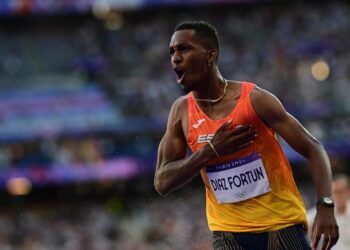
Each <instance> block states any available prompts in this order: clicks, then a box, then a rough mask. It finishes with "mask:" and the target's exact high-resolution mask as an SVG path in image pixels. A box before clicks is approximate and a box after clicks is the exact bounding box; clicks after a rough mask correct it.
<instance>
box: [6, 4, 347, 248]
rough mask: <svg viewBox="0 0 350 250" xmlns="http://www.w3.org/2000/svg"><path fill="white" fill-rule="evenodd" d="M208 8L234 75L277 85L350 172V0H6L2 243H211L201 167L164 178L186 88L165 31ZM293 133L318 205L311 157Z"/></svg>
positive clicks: (298, 170)
mask: <svg viewBox="0 0 350 250" xmlns="http://www.w3.org/2000/svg"><path fill="white" fill-rule="evenodd" d="M198 19H201V20H207V21H209V22H211V23H213V24H214V25H215V26H216V27H217V28H218V31H219V33H220V37H221V47H222V49H221V55H220V59H219V64H220V67H221V70H222V73H223V75H224V76H225V77H226V78H230V79H235V80H248V81H253V82H256V83H257V84H259V85H260V86H262V87H263V88H266V89H268V90H270V91H271V92H273V93H274V94H276V95H277V96H278V97H279V98H280V99H281V101H282V102H283V104H284V105H285V107H286V109H287V110H288V111H289V112H290V113H292V114H293V115H294V116H296V117H297V118H298V119H299V120H300V121H301V122H302V123H303V124H304V125H305V126H306V127H307V128H308V129H309V130H310V131H311V132H312V133H313V134H314V135H315V136H316V137H317V138H318V139H319V140H320V141H321V142H322V143H323V144H324V145H325V147H326V149H327V151H328V153H329V155H330V157H331V161H332V167H333V170H334V171H335V172H344V173H349V172H350V165H349V155H350V154H349V153H350V141H349V138H350V83H349V79H350V60H349V58H350V41H349V38H350V29H349V27H350V4H349V3H348V2H347V1H308V2H302V1H288V0H285V1H283V0H280V1H267V0H265V1H263V0H231V1H230V0H226V1H225V0H205V1H204V0H186V1H181V0H79V1H76V0H1V1H0V58H1V60H0V249H1V250H7V249H25V250H32V249H33V250H34V249H35V250H41V249H83V250H93V249H98V250H114V249H130V250H131V249H132V250H134V249H136V250H144V249H162V250H163V249H172V250H173V249H198V250H199V249H212V248H211V238H210V233H209V232H208V229H207V225H206V220H205V212H204V193H203V187H202V185H201V184H202V183H201V180H200V179H199V178H195V179H194V180H193V182H192V183H190V184H189V185H187V186H186V187H185V188H183V189H182V190H180V191H176V192H175V193H173V194H171V195H169V196H168V197H166V198H164V197H159V196H158V195H157V194H156V193H155V191H154V189H153V173H154V167H155V157H156V150H157V146H158V143H159V140H160V138H161V136H162V134H163V133H164V129H165V124H166V119H167V114H168V111H169V109H170V106H171V103H172V102H173V101H174V100H175V99H176V98H177V97H178V96H180V95H182V92H181V89H180V88H179V87H178V86H177V85H176V84H175V74H174V73H173V72H172V70H171V67H170V60H169V59H170V58H169V55H168V44H169V41H170V37H171V34H172V32H173V28H174V26H175V25H176V24H177V23H179V22H181V21H186V20H198ZM282 143H283V142H282ZM283 145H284V149H285V151H286V153H287V156H288V158H289V159H290V161H291V162H292V167H293V169H294V174H295V178H296V181H297V184H298V186H299V188H300V190H301V193H302V195H303V197H304V199H305V204H306V206H307V207H310V206H311V204H312V203H313V202H314V201H313V198H312V194H313V192H314V191H313V189H312V186H311V179H310V177H309V175H308V173H309V172H308V168H307V165H306V164H305V161H304V160H303V159H302V158H301V157H300V156H298V155H297V154H296V153H293V151H292V150H291V149H290V148H289V147H288V146H287V145H286V144H285V143H283Z"/></svg>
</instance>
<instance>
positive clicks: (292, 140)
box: [251, 87, 339, 249]
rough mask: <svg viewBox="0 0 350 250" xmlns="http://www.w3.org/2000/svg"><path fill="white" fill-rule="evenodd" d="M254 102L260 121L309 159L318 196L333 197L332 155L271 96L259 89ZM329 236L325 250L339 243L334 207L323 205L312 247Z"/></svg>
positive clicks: (315, 224) (253, 92)
mask: <svg viewBox="0 0 350 250" xmlns="http://www.w3.org/2000/svg"><path fill="white" fill-rule="evenodd" d="M251 103H252V106H253V108H254V110H255V112H256V114H257V115H258V116H259V118H260V119H261V120H262V121H263V122H264V123H265V124H266V125H267V126H269V127H271V128H272V129H274V130H275V131H276V132H277V133H278V134H279V135H281V136H282V138H283V139H284V140H285V141H286V142H287V143H288V144H289V145H290V146H291V147H292V148H293V149H294V150H295V151H297V152H298V153H300V154H301V155H303V156H304V157H305V158H307V159H308V161H309V164H310V168H311V174H312V178H313V181H314V185H315V189H316V193H317V197H318V198H319V197H323V196H331V195H332V173H331V166H330V162H329V158H328V155H327V153H326V151H325V149H324V148H323V146H322V144H321V143H320V142H319V141H317V140H316V139H315V138H314V137H313V136H312V135H311V134H310V133H309V132H308V131H307V130H306V129H305V128H304V127H303V126H302V125H301V124H300V123H299V122H298V120H297V119H295V118H294V117H293V116H292V115H290V114H289V113H288V112H287V111H286V110H285V109H284V108H283V106H282V104H281V103H280V101H279V100H278V99H277V98H276V97H275V96H274V95H272V94H271V93H269V92H267V91H265V90H262V89H260V88H258V87H255V88H254V89H253V91H252V93H251ZM322 234H324V235H325V239H324V243H323V246H322V249H330V248H331V247H332V246H333V245H335V243H336V242H337V240H338V237H339V232H338V226H337V223H336V220H335V217H334V208H328V207H324V206H319V207H318V208H317V214H316V218H315V221H314V224H313V227H312V247H313V248H316V247H317V244H318V241H319V239H320V237H321V235H322Z"/></svg>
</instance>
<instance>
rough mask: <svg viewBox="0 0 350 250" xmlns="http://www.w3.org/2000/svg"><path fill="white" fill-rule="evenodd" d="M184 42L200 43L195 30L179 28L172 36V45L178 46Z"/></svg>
mask: <svg viewBox="0 0 350 250" xmlns="http://www.w3.org/2000/svg"><path fill="white" fill-rule="evenodd" d="M183 43H190V44H199V40H198V37H197V36H196V31H195V30H189V29H188V30H178V31H175V32H174V34H173V36H172V37H171V41H170V47H173V46H177V45H179V44H183Z"/></svg>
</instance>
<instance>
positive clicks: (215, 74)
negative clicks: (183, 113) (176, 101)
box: [193, 68, 225, 100]
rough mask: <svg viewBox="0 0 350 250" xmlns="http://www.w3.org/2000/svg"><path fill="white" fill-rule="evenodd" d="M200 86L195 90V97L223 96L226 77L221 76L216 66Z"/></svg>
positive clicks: (211, 97) (210, 98)
mask: <svg viewBox="0 0 350 250" xmlns="http://www.w3.org/2000/svg"><path fill="white" fill-rule="evenodd" d="M204 78H205V80H203V81H202V82H201V83H200V84H198V85H197V86H198V88H196V90H194V91H193V96H194V98H195V99H208V100H214V99H217V98H218V97H220V96H222V94H223V93H224V89H225V79H224V78H223V77H222V76H221V74H220V72H219V70H218V69H217V68H215V69H214V70H213V71H212V72H211V73H209V74H208V76H207V77H204Z"/></svg>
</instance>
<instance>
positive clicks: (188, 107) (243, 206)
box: [154, 21, 338, 250]
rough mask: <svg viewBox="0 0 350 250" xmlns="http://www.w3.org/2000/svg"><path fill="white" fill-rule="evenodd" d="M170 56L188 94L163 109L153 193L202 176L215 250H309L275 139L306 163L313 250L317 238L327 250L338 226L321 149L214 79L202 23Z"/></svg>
mask: <svg viewBox="0 0 350 250" xmlns="http://www.w3.org/2000/svg"><path fill="white" fill-rule="evenodd" d="M169 49H170V50H169V52H170V56H171V63H172V66H173V69H174V71H175V73H176V75H177V83H178V84H179V85H180V86H181V87H182V88H183V90H185V91H186V92H187V93H188V94H187V95H185V96H182V97H180V98H178V99H177V100H176V101H175V102H174V104H173V106H172V108H171V111H170V114H169V118H168V124H167V129H166V132H165V135H164V137H163V139H162V140H161V142H160V145H159V149H158V160H157V167H156V172H155V177H154V185H155V189H156V190H157V191H158V192H159V193H160V194H161V195H166V194H168V193H170V192H172V191H173V190H175V189H177V188H179V187H181V186H182V185H184V184H185V183H187V182H189V181H190V180H191V179H192V178H193V177H194V176H195V175H196V174H197V173H198V172H201V175H202V179H203V182H204V184H205V188H206V214H207V221H208V226H209V229H210V230H211V231H212V232H213V246H214V249H293V250H296V249H310V245H309V242H308V240H307V238H306V231H307V221H306V211H305V206H304V203H303V200H302V198H301V196H300V194H299V192H298V189H297V187H296V184H295V182H294V179H293V174H292V171H291V167H290V165H289V163H288V161H287V159H286V157H285V155H284V153H283V151H282V149H281V146H280V144H279V142H278V140H277V139H276V133H278V134H279V135H280V136H281V137H282V138H284V140H285V141H286V142H288V144H289V145H291V146H292V147H293V148H294V149H295V150H296V151H297V152H299V153H300V154H301V155H303V156H304V157H305V158H307V160H308V161H309V164H310V167H311V173H312V177H313V180H314V184H315V189H316V193H317V198H318V206H317V208H318V209H317V214H316V217H315V222H314V227H313V232H312V247H313V248H315V247H316V246H317V244H318V242H319V239H320V237H321V235H322V234H324V243H323V244H324V245H323V248H322V249H330V248H331V247H332V246H333V245H334V244H335V243H336V242H337V240H338V226H337V223H336V220H335V217H334V208H333V207H334V204H333V200H332V197H331V194H332V192H331V180H332V176H331V168H330V163H329V159H328V156H327V153H326V152H325V150H324V148H323V146H322V145H321V144H320V143H319V142H318V141H317V140H316V139H315V138H314V137H313V136H312V135H311V134H310V133H309V132H308V131H306V129H305V128H304V127H303V126H302V125H301V124H300V123H299V122H298V121H297V120H296V119H295V118H294V117H293V116H291V115H290V114H289V113H287V112H286V110H285V109H284V108H283V106H282V104H281V103H280V102H279V100H278V99H277V98H276V97H275V96H274V95H272V94H271V93H269V92H267V91H266V90H263V89H261V88H259V87H258V86H256V85H255V84H253V83H249V82H237V81H232V80H227V79H224V78H223V77H222V76H221V74H220V72H219V69H218V66H217V60H218V55H219V41H218V35H217V31H216V29H215V28H214V27H212V26H211V25H210V24H208V23H206V22H202V21H200V22H187V23H182V24H180V25H178V26H177V27H176V28H175V32H174V34H173V36H172V38H171V42H170V48H169ZM187 145H188V146H189V147H190V148H191V150H192V152H193V154H192V155H191V156H189V157H186V148H187Z"/></svg>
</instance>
